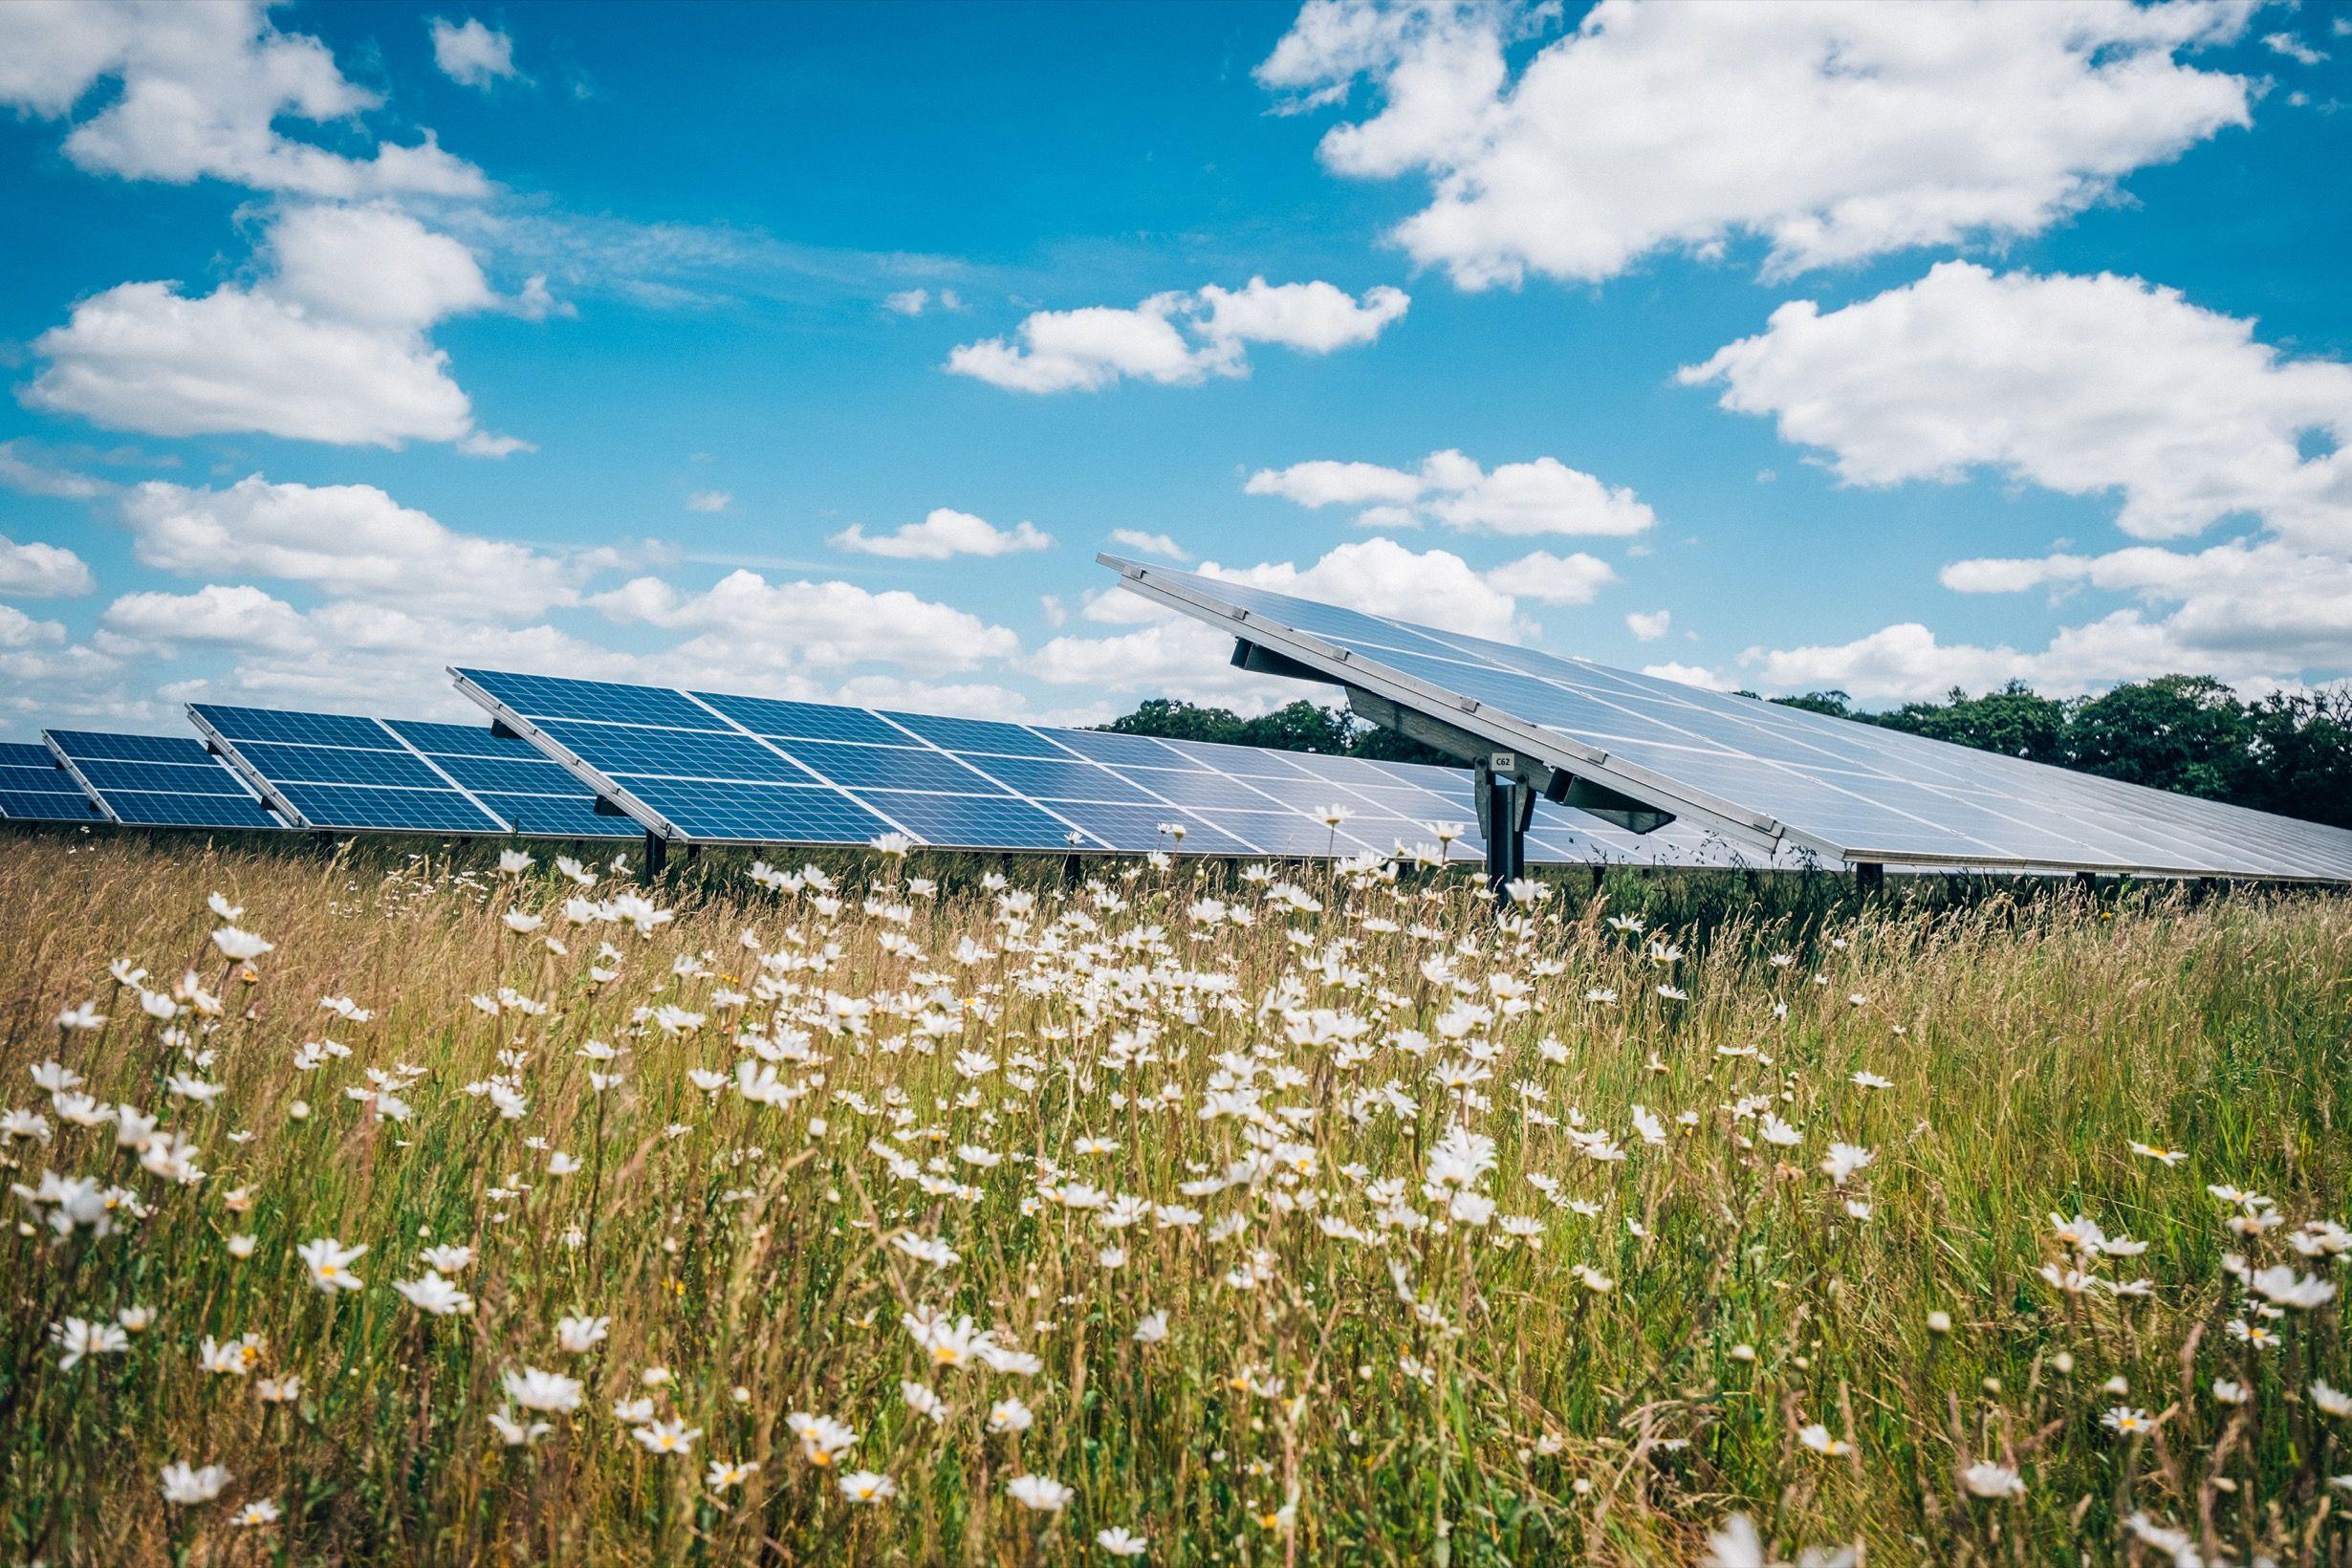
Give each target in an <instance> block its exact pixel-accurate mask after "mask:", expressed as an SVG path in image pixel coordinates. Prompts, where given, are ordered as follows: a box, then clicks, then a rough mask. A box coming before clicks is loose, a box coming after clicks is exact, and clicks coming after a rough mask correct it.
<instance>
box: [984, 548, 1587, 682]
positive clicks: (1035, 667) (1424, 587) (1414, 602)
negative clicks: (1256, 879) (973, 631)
mask: <svg viewBox="0 0 2352 1568" xmlns="http://www.w3.org/2000/svg"><path fill="white" fill-rule="evenodd" d="M1195 570H1197V571H1198V572H1199V573H1200V574H1201V575H1202V576H1204V577H1216V578H1219V579H1222V580H1224V581H1227V582H1240V583H1248V584H1250V585H1252V586H1253V587H1259V588H1267V589H1272V590H1273V591H1274V592H1275V593H1281V594H1296V595H1298V596H1299V597H1301V598H1304V599H1322V600H1324V601H1326V602H1329V603H1335V604H1344V605H1347V606H1349V607H1350V608H1352V609H1358V610H1363V611H1367V612H1369V613H1371V614H1373V615H1385V616H1394V617H1397V618H1398V619H1400V620H1405V621H1421V622H1423V623H1425V624H1428V625H1436V626H1443V627H1446V628H1447V629H1448V630H1449V631H1458V632H1465V633H1468V634H1470V635H1471V636H1473V637H1486V638H1492V639H1495V640H1497V641H1503V642H1518V641H1521V640H1522V639H1524V638H1525V637H1526V636H1527V635H1528V634H1529V633H1530V632H1531V631H1532V630H1533V627H1531V626H1530V625H1529V623H1528V622H1527V621H1526V619H1525V618H1524V616H1523V615H1522V613H1521V607H1522V602H1523V601H1524V602H1527V603H1544V604H1583V603H1588V602H1590V601H1591V599H1592V598H1593V596H1594V595H1595V594H1597V593H1598V592H1599V591H1600V590H1601V587H1602V586H1604V585H1605V584H1607V583H1609V582H1612V581H1614V580H1616V573H1615V572H1614V571H1613V570H1612V569H1611V568H1610V566H1609V565H1608V563H1607V562H1606V561H1602V560H1599V559H1596V558H1595V557H1593V556H1591V555H1581V554H1579V555H1567V556H1558V555H1549V554H1546V553H1544V552H1540V551H1538V552H1536V553H1535V554H1534V555H1527V556H1524V557H1522V558H1521V559H1519V560H1516V561H1514V562H1512V563H1510V564H1509V565H1506V566H1501V567H1497V568H1495V569H1494V570H1492V571H1490V572H1479V571H1477V570H1476V569H1474V568H1473V567H1471V566H1470V563H1469V562H1468V561H1466V560H1464V559H1463V558H1462V557H1461V556H1459V555H1454V554H1453V553H1452V552H1451V551H1447V550H1426V551H1415V550H1410V549H1407V548H1406V547H1405V546H1404V545H1401V544H1399V543H1397V542H1396V541H1395V540H1393V539H1386V538H1371V539H1358V540H1351V541H1350V542H1348V543H1346V544H1342V545H1340V546H1339V547H1338V548H1336V549H1334V550H1332V551H1331V552H1330V553H1329V554H1327V555H1323V556H1321V557H1320V558H1319V559H1317V560H1315V561H1312V562H1310V563H1308V564H1307V565H1305V566H1303V567H1302V566H1300V565H1298V564H1296V562H1293V561H1268V562H1262V563H1259V564H1257V565H1252V566H1226V565H1221V564H1219V563H1218V562H1215V561H1206V562H1203V563H1202V564H1201V565H1200V566H1198V567H1197V568H1195ZM1085 618H1086V619H1087V620H1088V621H1096V622H1102V623H1108V624H1112V625H1125V626H1130V627H1133V628H1135V629H1133V630H1129V631H1122V632H1118V633H1115V634H1112V635H1110V636H1079V635H1075V634H1073V635H1067V636H1062V637H1056V638H1055V639H1053V640H1052V641H1051V642H1046V643H1044V644H1042V645H1041V646H1039V647H1037V648H1036V649H1034V650H1033V651H1032V652H1031V653H1029V654H1028V655H1027V656H1026V657H1024V658H1023V659H1022V660H1021V661H1020V667H1021V668H1022V669H1023V670H1024V671H1026V672H1027V673H1028V674H1030V675H1032V676H1034V678H1036V679H1037V680H1040V681H1043V682H1046V683H1048V684H1050V685H1056V686H1084V687H1093V688H1097V689H1100V690H1103V691H1110V692H1122V693H1123V692H1148V693H1152V694H1167V695H1172V696H1178V697H1183V698H1185V699H1186V700H1187V701H1191V702H1209V703H1220V704H1224V705H1226V706H1229V707H1233V708H1238V709H1241V710H1244V711H1250V712H1259V711H1263V710H1264V709H1266V708H1270V707H1275V706H1279V705H1280V704H1282V703H1286V702H1290V701H1293V700H1295V699H1296V697H1298V696H1299V695H1300V692H1299V688H1298V685H1297V683H1296V682H1294V681H1274V680H1271V679H1269V678H1268V677H1265V676H1258V675H1250V674H1246V673H1244V672H1242V671H1240V670H1236V669H1234V668H1232V667H1231V666H1230V664H1229V663H1228V660H1227V656H1228V655H1229V654H1230V653H1231V651H1232V634H1231V633H1230V632H1225V631H1220V630H1218V629H1217V628H1215V627H1213V626H1209V625H1206V624H1204V623H1202V622H1200V621H1194V620H1192V619H1191V618H1189V617H1186V616H1181V615H1179V614H1178V613H1177V612H1175V611H1173V610H1169V609H1166V608H1165V607H1164V606H1161V605H1158V604H1156V603H1153V602H1152V601H1150V600H1148V599H1143V598H1141V597H1140V596H1137V595H1134V594H1128V593H1120V592H1112V593H1104V594H1101V595H1098V596H1096V597H1094V598H1092V599H1089V601H1088V603H1087V606H1086V609H1085Z"/></svg>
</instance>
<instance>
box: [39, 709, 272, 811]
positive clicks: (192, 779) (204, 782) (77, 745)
mask: <svg viewBox="0 0 2352 1568" xmlns="http://www.w3.org/2000/svg"><path fill="white" fill-rule="evenodd" d="M42 739H43V740H45V741H47V742H48V745H49V751H50V753H51V754H52V755H53V756H54V757H55V758H56V760H57V761H58V762H60V763H62V764H63V765H64V766H65V769H66V771H67V772H68V773H71V774H72V775H73V776H74V779H75V781H76V783H78V784H79V785H80V786H81V787H82V789H84V790H85V791H87V792H88V793H89V795H90V798H91V799H92V800H94V801H96V802H97V803H98V810H99V811H100V812H101V813H103V814H104V815H105V817H107V819H108V820H110V821H116V822H128V823H134V824H139V825H142V826H148V827H178V828H280V827H284V826H285V825H286V824H285V823H284V822H282V821H280V820H279V819H278V817H277V816H276V815H275V814H274V813H272V811H271V810H270V808H269V807H268V806H266V805H264V804H262V802H261V801H260V800H258V799H256V798H255V797H254V795H253V792H252V791H251V790H250V789H248V788H247V787H246V785H245V781H244V780H242V779H240V778H239V777H237V775H236V774H234V773H230V772H229V770H228V769H227V768H226V767H224V766H222V764H221V761H220V759H219V758H218V757H216V756H214V755H212V754H211V753H210V752H209V751H206V750H205V747H204V742H202V741H199V740H190V739H187V738H186V737H185V736H177V735H114V734H106V733H103V732H100V731H98V730H46V731H44V732H43V734H42Z"/></svg>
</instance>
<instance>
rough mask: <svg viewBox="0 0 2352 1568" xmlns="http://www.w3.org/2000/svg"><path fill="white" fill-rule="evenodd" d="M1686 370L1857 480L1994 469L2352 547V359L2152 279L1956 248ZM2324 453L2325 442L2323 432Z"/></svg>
mask: <svg viewBox="0 0 2352 1568" xmlns="http://www.w3.org/2000/svg"><path fill="white" fill-rule="evenodd" d="M1682 376H1683V379H1684V380H1685V381H1692V382H1708V383H1718V382H1719V383H1721V384H1722V385H1723V388H1724V391H1723V396H1722V401H1723V405H1724V406H1725V407H1727V408H1731V409H1736V410H1738V411H1740V412H1743V413H1756V414H1772V415H1775V416H1776V417H1777V419H1778V421H1779V431H1780V435H1781V438H1782V439H1783V440H1785V441H1790V442H1794V443H1797V444H1800V445H1803V446H1813V447H1818V448H1819V449H1821V450H1822V451H1823V452H1825V453H1826V454H1827V456H1828V460H1829V462H1830V464H1831V466H1832V467H1833V468H1834V469H1835V470H1836V472H1837V473H1838V474H1839V476H1840V478H1843V479H1845V480H1847V481H1849V482H1850V483H1854V484H1858V485H1871V486H1884V485H1894V484H1899V483H1902V482H1904V481H1906V480H1921V479H1925V480H1936V481H1941V482H1946V483H1951V482H1957V481H1959V480H1961V479H1963V478H1965V477H1967V476H1968V474H1969V473H1970V471H1971V469H1974V468H1991V469H1993V470H1995V471H1997V472H1999V473H2001V474H2004V475H2006V476H2009V477H2012V478H2016V479H2023V480H2028V481H2030V482H2032V483H2034V484H2036V485H2040V486H2043V487H2045V488H2047V489H2050V490H2058V491H2061V492H2063V493H2065V494H2069V495H2096V494H2105V493H2113V494H2115V495H2117V496H2118V497H2119V498H2120V499H2121V501H2122V507H2121V510H2120V512H2118V514H2117V517H2116V522H2117V525H2118V526H2119V527H2121V528H2122V529H2123V531H2124V532H2125V533H2127V534H2134V535H2137V536H2139V537H2141V538H2177V537H2181V536H2184V535H2187V534H2194V533H2196V532H2198V531H2199V530H2201V529H2204V528H2207V527H2209V526H2210V525H2211V524H2212V523H2214V522H2216V521H2218V520H2220V519H2222V518H2224V517H2228V516H2231V515H2233V514H2237V513H2250V514H2253V515H2255V516H2258V517H2260V518H2261V519H2262V521H2263V522H2264V523H2265V524H2267V525H2268V526H2269V527H2270V528H2271V529H2272V530H2273V531H2274V532H2276V534H2279V535H2280V536H2281V537H2283V538H2287V539H2290V540H2295V541H2298V542H2300V543H2302V544H2305V545H2310V546H2328V547H2336V548H2344V547H2352V365H2345V364H2342V363H2339V362H2337V361H2333V360H2323V359H2284V358H2282V357H2281V356H2280V355H2279V353H2278V351H2277V350H2276V349H2275V348H2273V347H2271V346H2270V345H2269V344H2267V343H2261V342H2257V341H2255V340H2254V323H2253V322H2252V321H2249V320H2244V319H2240V318H2237V317H2232V316H2221V315H2218V314H2215V313H2214V312H2211V311H2206V310H2201V309H2199V308H2198V307H2196V306H2194V305H2191V304H2189V302H2188V301H2187V300H2185V299H2183V298H2182V297H2181V295H2180V294H2179V293H2178V292H2176V291H2174V290H2171V289H2162V288H2156V287H2153V286H2151V285H2149V284H2146V283H2143V282H2141V281H2140V280H2138V279H2136V278H2126V277H2117V276H2114V275H2112V274H2108V273H2102V274H2101V275H2099V276H2097V277H2069V276H2056V277H2042V276H2036V275H2035V274H2032V273H2026V272H2012V273H2007V274H2002V275H1995V274H1994V273H1993V272H1988V271H1986V270H1985V269H1984V268H1982V267H1978V266H1975V265H1973V264H1971V263H1968V262H1946V263H1943V264H1942V265H1940V266H1938V267H1936V268H1935V269H1934V270H1933V271H1931V272H1928V273H1927V276H1926V277H1924V278H1922V279H1920V280H1919V281H1918V282H1916V283H1912V284H1909V285H1906V286H1905V287H1903V288H1899V289H1892V290H1889V291H1887V292H1886V293H1884V294H1879V295H1877V296H1876V297H1875V298H1871V299H1865V300H1863V301H1862V302H1861V303H1859V304H1855V305H1849V306H1847V307H1845V308H1844V309H1842V310H1835V311H1829V312H1823V311H1822V310H1821V309H1820V307H1819V306H1818V305H1817V304H1815V303H1814V302H1813V301H1811V300H1797V301H1794V302H1792V303H1790V304H1786V305H1783V306H1781V307H1780V308H1779V309H1778V310H1776V311H1775V312H1774V313H1773V315H1772V320H1771V323H1770V325H1769V326H1768V327H1767V328H1766V329H1765V331H1763V332H1762V333H1760V334H1758V335H1757V336H1755V337H1753V338H1742V339H1741V340H1739V341H1738V342H1735V343H1731V344H1730V345H1729V346H1727V347H1725V348H1724V349H1722V350H1721V351H1719V352H1718V353H1717V354H1716V355H1715V356H1714V357H1713V358H1712V359H1709V360H1708V361H1707V362H1706V363H1704V364H1700V365H1694V366H1690V367H1688V368H1687V369H1686V370H1684V371H1683V373H1682ZM2313 436H2318V437H2322V438H2324V446H2325V448H2326V449H2324V450H2320V451H2317V452H2315V453H2313V454H2312V455H2308V456H2307V455H2305V449H2304V446H2303V445H2302V444H2303V442H2304V441H2305V438H2307V437H2313Z"/></svg>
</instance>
